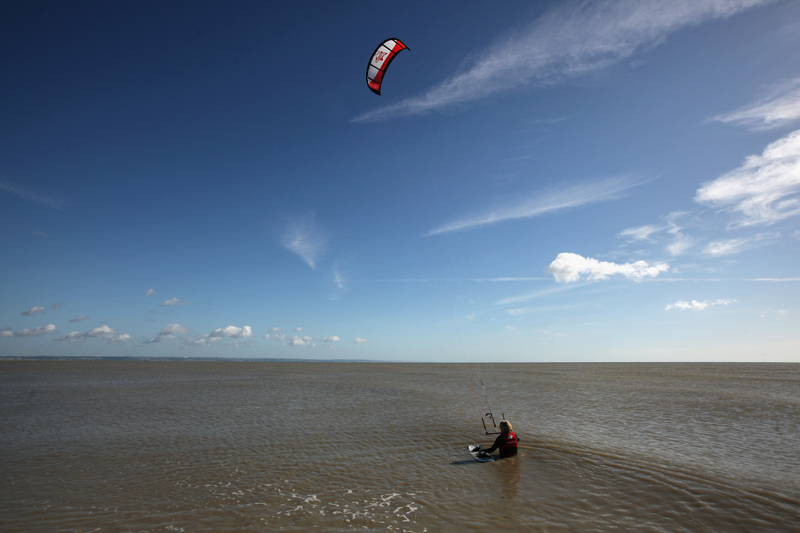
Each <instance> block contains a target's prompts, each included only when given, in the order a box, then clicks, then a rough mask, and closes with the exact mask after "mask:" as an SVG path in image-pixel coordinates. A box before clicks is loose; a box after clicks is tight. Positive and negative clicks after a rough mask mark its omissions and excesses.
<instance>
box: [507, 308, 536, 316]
mask: <svg viewBox="0 0 800 533" xmlns="http://www.w3.org/2000/svg"><path fill="white" fill-rule="evenodd" d="M506 312H507V313H508V314H509V315H512V316H519V315H524V314H526V313H530V309H529V308H527V307H519V308H517V309H509V310H508V311H506Z"/></svg>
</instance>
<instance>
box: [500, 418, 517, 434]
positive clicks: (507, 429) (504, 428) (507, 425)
mask: <svg viewBox="0 0 800 533" xmlns="http://www.w3.org/2000/svg"><path fill="white" fill-rule="evenodd" d="M512 431H514V428H512V427H511V422H509V421H508V420H501V421H500V433H511V432H512Z"/></svg>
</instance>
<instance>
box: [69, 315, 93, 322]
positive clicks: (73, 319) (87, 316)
mask: <svg viewBox="0 0 800 533" xmlns="http://www.w3.org/2000/svg"><path fill="white" fill-rule="evenodd" d="M87 318H89V315H83V316H79V317H78V318H70V319H69V321H70V322H83V321H84V320H86V319H87Z"/></svg>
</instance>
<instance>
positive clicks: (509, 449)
mask: <svg viewBox="0 0 800 533" xmlns="http://www.w3.org/2000/svg"><path fill="white" fill-rule="evenodd" d="M518 442H519V439H518V438H517V435H516V434H515V433H514V428H512V427H511V422H509V421H508V420H501V421H500V435H498V436H497V438H496V439H494V444H492V447H491V448H489V449H488V450H483V449H481V452H482V453H485V454H487V455H488V454H490V453H492V452H494V451H495V450H499V451H500V458H501V459H502V458H505V457H514V456H515V455H517V443H518Z"/></svg>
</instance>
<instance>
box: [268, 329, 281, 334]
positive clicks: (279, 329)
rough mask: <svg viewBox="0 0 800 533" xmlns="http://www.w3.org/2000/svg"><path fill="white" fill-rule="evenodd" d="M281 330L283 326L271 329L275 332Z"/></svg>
mask: <svg viewBox="0 0 800 533" xmlns="http://www.w3.org/2000/svg"><path fill="white" fill-rule="evenodd" d="M280 330H281V328H272V329H270V331H271V332H273V333H277V332H278V331H280Z"/></svg>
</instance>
